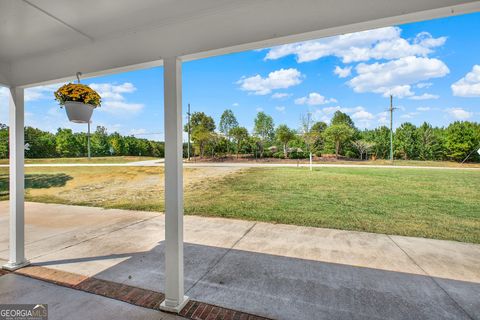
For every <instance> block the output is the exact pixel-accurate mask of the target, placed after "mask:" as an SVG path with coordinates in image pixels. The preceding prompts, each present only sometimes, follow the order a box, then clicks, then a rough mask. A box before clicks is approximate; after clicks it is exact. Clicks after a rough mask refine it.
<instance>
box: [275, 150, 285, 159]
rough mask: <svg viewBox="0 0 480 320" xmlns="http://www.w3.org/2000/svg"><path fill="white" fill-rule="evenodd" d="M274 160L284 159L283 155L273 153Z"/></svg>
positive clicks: (281, 153)
mask: <svg viewBox="0 0 480 320" xmlns="http://www.w3.org/2000/svg"><path fill="white" fill-rule="evenodd" d="M272 156H273V157H274V158H278V159H285V155H284V154H283V152H280V151H279V152H275V153H274V154H273V155H272Z"/></svg>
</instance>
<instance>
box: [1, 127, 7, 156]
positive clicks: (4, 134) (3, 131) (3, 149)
mask: <svg viewBox="0 0 480 320" xmlns="http://www.w3.org/2000/svg"><path fill="white" fill-rule="evenodd" d="M5 158H8V127H7V126H6V125H4V124H3V123H0V159H5Z"/></svg>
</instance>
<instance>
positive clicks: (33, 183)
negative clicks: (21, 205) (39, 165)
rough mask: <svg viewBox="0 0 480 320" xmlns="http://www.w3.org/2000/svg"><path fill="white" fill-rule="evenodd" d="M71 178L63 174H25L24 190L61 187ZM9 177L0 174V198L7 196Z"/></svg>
mask: <svg viewBox="0 0 480 320" xmlns="http://www.w3.org/2000/svg"><path fill="white" fill-rule="evenodd" d="M72 179H73V177H71V176H69V175H67V174H65V173H55V174H27V175H25V188H26V189H29V188H30V189H45V188H53V187H63V186H65V184H66V183H67V181H69V180H72ZM9 180H10V179H9V175H8V174H0V196H1V195H7V194H8V189H9Z"/></svg>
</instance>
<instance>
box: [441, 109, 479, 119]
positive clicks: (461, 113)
mask: <svg viewBox="0 0 480 320" xmlns="http://www.w3.org/2000/svg"><path fill="white" fill-rule="evenodd" d="M445 112H446V113H448V114H449V115H450V116H452V117H453V118H455V119H457V120H467V119H469V118H471V117H472V116H473V113H472V112H468V111H466V110H464V109H462V108H450V109H445Z"/></svg>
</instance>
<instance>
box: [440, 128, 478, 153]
mask: <svg viewBox="0 0 480 320" xmlns="http://www.w3.org/2000/svg"><path fill="white" fill-rule="evenodd" d="M479 145H480V124H478V123H474V122H467V121H455V122H454V123H452V124H450V125H449V126H448V127H447V129H446V130H445V143H444V147H445V149H446V150H445V151H446V156H447V158H448V159H450V160H455V161H463V159H465V158H466V157H467V156H468V154H470V153H471V152H472V151H473V150H475V149H477V148H479ZM472 154H473V157H475V158H474V159H478V158H479V157H478V154H475V152H473V153H472Z"/></svg>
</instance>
